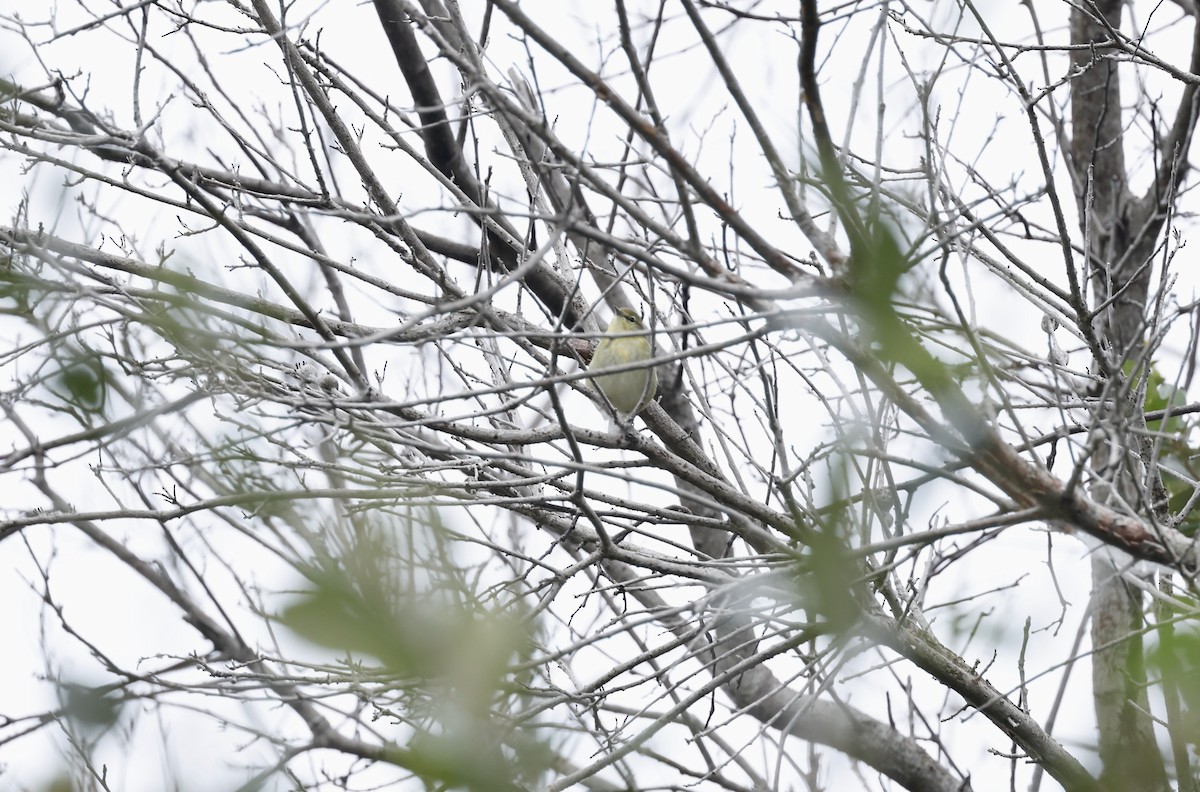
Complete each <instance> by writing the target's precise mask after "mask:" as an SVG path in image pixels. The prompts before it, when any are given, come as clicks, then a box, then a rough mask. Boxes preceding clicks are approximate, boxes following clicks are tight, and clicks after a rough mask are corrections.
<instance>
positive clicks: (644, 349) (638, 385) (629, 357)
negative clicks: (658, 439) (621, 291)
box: [588, 308, 658, 422]
mask: <svg viewBox="0 0 1200 792" xmlns="http://www.w3.org/2000/svg"><path fill="white" fill-rule="evenodd" d="M632 333H640V335H631V334H632ZM653 357H654V347H653V345H652V344H651V343H650V337H649V335H648V334H647V333H646V326H645V325H644V324H642V317H641V315H640V314H639V313H638V312H637V311H635V310H633V309H632V308H618V309H617V312H616V313H615V314H614V315H613V318H612V321H611V322H609V323H608V330H606V331H605V334H604V338H602V339H600V343H599V344H597V345H596V351H595V352H594V353H593V354H592V362H591V363H589V364H588V371H590V372H593V373H595V372H601V371H604V370H605V369H611V368H625V367H628V366H631V365H634V364H637V363H646V364H647V365H644V366H641V367H639V368H630V369H628V370H626V371H617V372H614V373H612V374H599V373H597V374H595V376H594V377H593V379H592V382H593V383H594V385H595V387H596V388H597V389H598V390H599V391H600V393H602V394H603V395H604V398H605V399H607V401H608V403H609V404H611V405H612V407H613V409H614V410H616V412H617V417H618V420H620V421H622V422H628V421H630V420H632V419H633V417H634V416H635V415H637V414H638V413H639V412H641V411H642V410H643V409H645V407H646V405H647V404H649V403H650V401H651V400H652V399H653V398H654V394H655V392H656V391H657V390H658V375H657V374H656V373H655V372H654V366H653V365H651V364H650V363H649V361H650V360H651V358H653Z"/></svg>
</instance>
